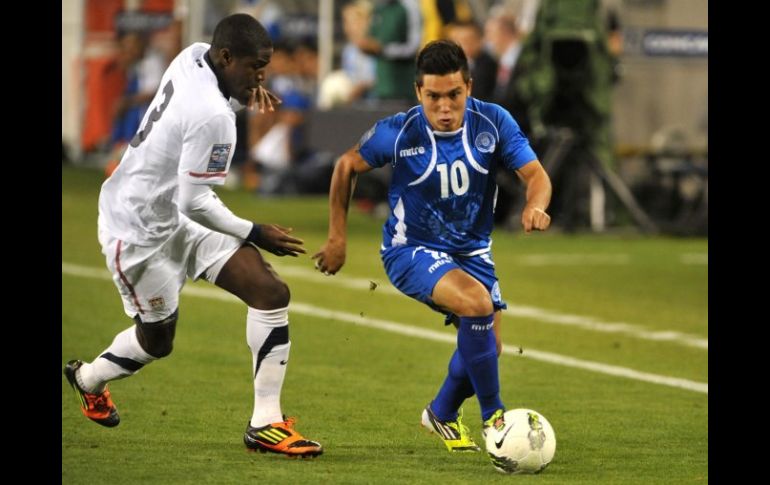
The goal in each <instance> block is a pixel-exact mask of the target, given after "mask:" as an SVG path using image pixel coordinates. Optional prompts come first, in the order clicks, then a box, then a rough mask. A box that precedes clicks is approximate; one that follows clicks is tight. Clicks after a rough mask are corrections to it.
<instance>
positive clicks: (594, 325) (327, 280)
mask: <svg viewBox="0 0 770 485" xmlns="http://www.w3.org/2000/svg"><path fill="white" fill-rule="evenodd" d="M273 264H274V263H273ZM274 266H275V267H276V269H277V270H278V272H279V274H281V275H283V276H287V277H294V278H299V279H303V280H306V281H313V282H321V283H324V284H327V285H336V286H341V287H344V288H350V289H354V290H362V291H370V289H369V283H370V280H368V279H366V278H355V277H351V276H346V275H340V274H338V275H335V276H333V277H328V276H324V275H322V274H321V273H319V272H318V271H315V270H312V269H310V268H302V267H299V266H295V265H288V264H274ZM378 284H379V286H378V287H377V290H376V291H378V292H383V293H386V294H389V295H399V296H403V295H402V294H401V292H399V291H398V290H397V289H395V288H394V287H393V286H392V285H391V284H390V283H389V282H385V283H384V284H383V283H382V282H378ZM506 315H514V316H517V317H523V318H531V319H533V320H538V321H540V322H543V323H551V324H555V325H567V326H572V327H578V328H582V329H584V330H593V331H595V332H604V333H622V334H624V335H628V336H630V337H635V338H639V339H643V340H652V341H657V342H661V341H664V342H671V343H675V344H679V345H686V346H688V347H696V348H699V349H706V350H708V348H709V341H708V339H705V338H701V337H698V336H695V335H688V334H685V333H681V332H675V331H672V330H649V329H647V328H645V327H643V326H641V325H634V324H632V323H626V322H604V321H602V320H600V319H598V318H596V317H591V316H583V315H572V314H569V313H560V312H556V311H552V310H546V309H544V308H537V307H532V306H526V305H517V304H515V303H509V304H508V309H507V310H506Z"/></svg>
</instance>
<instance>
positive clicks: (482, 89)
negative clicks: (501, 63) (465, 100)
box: [448, 21, 497, 101]
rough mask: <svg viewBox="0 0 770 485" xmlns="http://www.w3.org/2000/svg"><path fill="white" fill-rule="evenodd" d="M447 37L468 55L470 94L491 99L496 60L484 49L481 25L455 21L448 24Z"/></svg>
mask: <svg viewBox="0 0 770 485" xmlns="http://www.w3.org/2000/svg"><path fill="white" fill-rule="evenodd" d="M448 38H449V39H450V40H453V41H454V42H456V43H457V44H459V45H460V47H462V49H463V52H465V55H466V56H467V57H468V66H469V67H470V70H471V78H472V79H473V87H472V89H471V95H472V96H473V97H474V98H478V99H480V100H482V101H492V99H493V95H494V90H495V83H496V79H497V61H495V59H494V58H493V57H492V56H491V55H490V54H489V53H488V52H487V51H486V50H484V43H483V37H482V32H481V27H479V25H478V24H477V23H476V22H473V21H467V22H456V23H453V24H451V25H450V26H449V31H448Z"/></svg>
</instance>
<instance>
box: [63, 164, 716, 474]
mask: <svg viewBox="0 0 770 485" xmlns="http://www.w3.org/2000/svg"><path fill="white" fill-rule="evenodd" d="M100 183H101V174H100V173H99V172H94V171H88V170H79V169H72V168H68V167H65V168H64V169H63V182H62V260H63V261H64V262H66V263H70V264H75V265H78V266H79V267H86V268H94V269H99V270H103V269H104V261H103V256H102V255H101V253H100V250H99V246H98V243H97V240H96V204H97V196H98V190H99V185H100ZM221 196H222V198H223V199H224V200H225V201H226V203H227V204H228V205H229V206H230V207H231V208H232V209H233V211H234V212H235V213H237V214H240V215H242V216H244V217H249V218H253V219H254V220H259V221H269V222H279V223H281V224H283V225H290V226H293V227H294V228H295V231H296V233H297V234H298V235H299V236H300V237H302V238H304V239H305V241H306V245H307V248H308V251H309V252H315V251H316V250H317V249H318V247H319V246H320V244H321V243H322V242H323V240H324V237H325V232H326V217H327V211H328V209H327V206H326V201H325V200H324V199H323V198H305V199H269V200H264V199H259V198H257V197H254V196H252V195H250V194H245V193H239V192H235V193H230V192H221ZM380 226H381V221H378V220H373V219H371V218H369V217H368V216H365V215H363V214H360V213H358V212H356V211H353V212H352V213H351V218H350V230H351V237H350V245H349V249H348V263H347V265H346V266H345V268H344V270H343V272H342V274H341V275H340V276H349V277H357V278H361V279H363V280H364V281H368V280H372V281H375V282H377V283H378V284H379V286H378V288H377V289H376V290H374V291H369V289H368V287H367V286H363V287H361V288H358V289H355V288H348V287H346V286H344V285H341V284H339V283H338V281H342V280H341V279H338V280H335V278H336V277H335V278H328V279H322V283H318V282H316V281H314V280H308V279H307V277H305V276H304V274H303V273H302V271H299V272H296V271H295V272H291V271H288V270H302V269H306V270H309V269H312V261H311V260H310V259H309V258H308V257H307V256H304V257H300V258H297V259H290V258H274V257H272V256H270V257H269V258H270V260H271V261H273V262H275V263H276V267H277V268H278V269H279V273H280V272H281V269H284V272H285V273H287V276H285V277H284V278H285V279H286V281H287V282H288V283H289V284H290V286H291V288H292V299H293V301H294V302H301V303H305V304H308V305H314V306H316V307H320V308H326V309H333V310H338V311H344V312H347V313H350V314H353V315H360V314H362V313H363V314H364V315H365V316H366V317H372V318H378V319H382V320H388V321H392V322H397V323H401V324H406V325H412V326H416V327H421V328H426V329H432V330H436V331H441V332H447V333H448V334H449V332H450V330H449V329H446V328H443V326H442V325H441V317H440V316H439V315H438V314H436V313H434V312H432V311H431V310H429V309H427V308H425V307H424V306H422V305H421V304H419V303H417V302H414V301H412V300H410V299H408V298H406V297H403V296H400V295H395V294H391V293H390V291H389V290H388V288H389V284H388V283H387V278H386V277H385V275H384V272H383V270H382V267H381V264H380V261H379V257H378V254H377V251H378V248H379V244H380ZM494 240H495V243H494V256H495V261H496V264H497V273H498V276H499V277H500V282H501V286H502V289H503V295H504V297H505V299H506V300H507V301H508V302H509V303H510V304H516V305H529V306H533V307H537V308H540V309H544V310H549V311H552V312H558V313H561V314H569V315H582V316H590V317H592V318H594V319H596V320H598V321H601V322H622V323H627V324H632V325H635V326H637V327H639V328H642V329H646V330H649V331H666V330H671V331H677V332H681V333H685V334H688V335H691V336H694V337H699V338H702V339H706V338H708V300H707V285H708V267H707V265H702V264H700V265H699V264H692V265H688V264H683V263H682V262H681V258H682V256H683V255H687V254H693V253H694V254H705V253H707V251H708V243H707V241H706V240H702V239H670V238H644V237H628V236H627V237H616V236H594V235H580V236H564V235H558V234H549V233H546V234H535V235H527V236H525V235H522V234H519V233H504V232H496V233H495V237H494ZM555 254H579V255H584V256H585V255H625V256H623V257H624V258H625V259H624V261H626V263H624V264H621V265H617V264H616V265H612V264H582V265H546V266H531V265H528V264H527V262H528V261H531V259H527V258H528V257H530V256H533V255H535V256H536V255H555ZM289 273H291V275H289ZM191 286H192V287H194V288H201V289H203V288H206V289H212V288H213V287H212V286H211V285H208V284H206V283H196V284H194V285H191ZM214 291H219V290H214ZM244 320H245V308H244V306H243V305H240V304H238V303H230V302H226V301H219V300H214V299H208V298H201V297H198V296H190V295H183V296H182V300H181V309H180V324H179V328H178V331H177V338H176V341H175V351H174V353H173V354H172V355H171V356H170V357H168V358H167V359H164V361H162V362H158V363H154V364H152V365H150V366H147V367H146V368H145V369H143V370H142V371H141V372H140V373H139V374H138V375H137V376H135V377H132V378H129V379H126V380H122V381H117V382H114V383H113V384H112V385H111V388H112V392H113V397H114V399H115V401H116V403H117V405H118V407H119V409H120V412H121V417H122V423H121V425H120V426H118V427H117V428H114V429H107V428H102V427H100V426H98V425H95V424H93V423H91V422H89V421H88V420H87V419H85V418H84V417H83V416H82V415H81V414H80V412H79V411H78V409H77V405H76V402H75V398H74V396H73V395H72V392H71V391H70V389H69V387H68V386H67V383H66V379H64V377H62V482H63V483H73V484H74V483H86V482H91V481H94V480H106V481H109V482H110V483H116V484H117V483H244V482H245V481H247V480H251V481H255V482H256V481H264V483H298V482H311V481H314V482H328V483H447V484H451V483H480V482H492V483H508V482H510V481H512V480H516V481H522V480H523V481H526V482H528V483H535V482H536V483H549V484H551V483H552V484H573V483H574V484H577V483H584V484H603V483H639V484H642V483H645V484H646V483H691V482H707V481H708V461H707V459H708V396H707V395H706V394H703V393H699V392H694V391H688V390H682V389H675V388H671V387H666V386H663V385H660V384H652V383H646V382H640V381H636V380H632V379H628V378H621V377H613V376H609V375H605V374H601V373H596V372H591V371H587V370H581V369H576V368H571V367H565V366H557V365H554V364H549V363H544V362H539V361H535V360H531V359H526V358H522V357H526V356H527V352H528V350H530V349H536V350H541V351H548V352H552V353H556V354H559V355H563V356H569V357H574V358H579V359H584V360H589V361H593V362H598V363H604V364H611V365H616V366H621V367H627V368H630V369H634V370H638V371H643V372H650V373H654V374H659V375H663V376H671V377H680V378H684V379H690V380H693V381H697V382H704V383H705V382H707V381H708V351H707V350H705V349H701V348H694V347H689V346H685V345H682V344H680V343H675V342H656V341H651V340H644V339H641V338H638V337H636V336H633V335H627V334H622V333H617V334H616V333H601V332H596V331H592V330H586V329H579V328H574V327H571V326H565V325H556V324H553V323H546V322H542V321H539V320H538V319H537V318H514V317H511V316H510V315H504V328H503V337H504V341H505V342H506V343H507V344H510V345H516V346H521V347H522V349H523V352H524V354H523V356H518V355H504V356H503V357H502V358H501V361H500V369H501V370H500V372H501V387H502V397H503V400H504V401H505V403H506V405H507V406H508V407H509V408H515V407H528V408H533V409H536V410H538V411H540V412H542V413H543V414H544V415H545V416H546V417H547V418H548V419H549V421H550V422H551V423H552V425H553V427H554V429H555V430H556V435H557V441H558V445H557V450H556V456H555V459H554V461H553V463H552V464H551V465H550V466H549V467H548V469H547V470H546V471H545V472H543V473H542V474H541V475H538V476H536V477H518V476H517V477H508V476H503V475H501V474H498V473H496V472H495V471H494V470H493V469H492V467H491V465H490V464H489V463H488V460H487V459H486V458H485V457H484V456H483V454H470V455H469V454H461V455H450V454H449V453H447V452H446V451H445V449H444V447H443V445H442V444H441V443H440V442H439V441H438V440H437V439H436V438H435V437H434V436H430V435H428V434H426V433H425V432H424V431H422V430H421V429H420V427H419V425H418V423H419V415H420V412H421V409H422V407H423V406H424V405H425V403H426V402H428V401H429V400H430V399H431V398H432V396H433V394H434V393H435V391H436V389H437V387H438V386H439V385H440V383H441V381H442V379H443V377H444V373H445V370H446V363H447V361H448V358H449V356H450V355H451V352H452V350H453V346H452V345H451V344H447V343H443V342H435V341H430V340H420V339H415V338H412V337H407V336H404V335H399V334H394V333H390V332H386V331H383V330H379V329H371V328H364V327H360V326H357V325H352V324H350V323H347V322H344V321H341V320H333V319H325V318H318V317H314V316H310V315H306V314H304V313H301V314H300V313H296V312H294V313H292V315H291V338H292V350H291V361H290V364H289V368H288V373H287V377H286V382H285V384H284V392H283V397H282V403H283V408H284V411H285V412H287V413H288V414H291V415H296V416H298V417H299V423H298V425H297V427H298V429H299V430H300V431H302V432H303V433H304V434H306V435H307V436H308V437H311V438H313V439H317V440H319V441H321V442H322V443H323V444H324V446H325V449H326V451H325V453H324V455H323V456H321V457H319V458H318V459H315V460H312V461H311V460H305V461H302V460H296V461H295V460H289V459H285V458H283V457H280V456H274V455H262V454H255V453H247V452H246V451H245V450H244V446H243V444H242V442H241V439H242V433H243V429H244V427H245V425H246V421H247V419H248V418H249V415H250V413H251V406H252V403H253V394H252V388H251V381H250V367H251V354H250V352H249V350H248V348H247V347H246V343H245V335H244V334H245V322H244ZM130 323H131V322H130V321H129V320H128V318H126V317H125V315H124V314H123V311H122V306H121V303H120V300H119V297H118V294H117V291H116V290H115V288H114V287H113V284H112V283H111V282H110V281H109V279H99V278H89V277H83V276H74V275H72V274H70V273H69V272H63V274H62V364H64V362H66V361H67V360H69V359H70V358H82V359H86V360H91V359H92V358H93V357H94V356H95V355H96V354H97V353H98V352H100V351H101V350H103V349H104V348H105V347H106V346H107V345H108V344H109V342H110V341H111V339H112V337H113V336H114V335H115V334H116V333H117V332H119V331H120V330H122V329H123V328H126V327H127V326H128V325H129V324H130ZM478 413H479V409H478V405H477V404H476V403H475V401H473V400H470V401H468V402H467V403H466V405H465V416H466V421H467V423H468V424H469V425H470V426H471V429H472V431H473V433H474V435H475V436H476V439H477V440H479V441H480V437H479V436H478V435H479V431H480V430H479V423H478V421H479V416H478Z"/></svg>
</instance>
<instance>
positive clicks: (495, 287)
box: [491, 281, 503, 305]
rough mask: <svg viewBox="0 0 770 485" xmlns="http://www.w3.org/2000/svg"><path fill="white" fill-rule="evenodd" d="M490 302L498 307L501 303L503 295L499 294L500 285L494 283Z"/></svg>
mask: <svg viewBox="0 0 770 485" xmlns="http://www.w3.org/2000/svg"><path fill="white" fill-rule="evenodd" d="M491 294H492V301H493V302H494V303H497V304H498V305H499V304H501V303H502V302H503V295H501V294H500V283H499V282H497V281H495V284H494V285H492V291H491Z"/></svg>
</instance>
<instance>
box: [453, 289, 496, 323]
mask: <svg viewBox="0 0 770 485" xmlns="http://www.w3.org/2000/svg"><path fill="white" fill-rule="evenodd" d="M474 293H475V292H474ZM458 305H459V308H458V309H457V310H458V311H456V312H455V313H456V314H457V315H459V316H461V317H482V316H485V315H489V314H490V313H492V311H493V306H492V300H491V298H490V297H489V293H483V294H466V295H463V297H462V298H461V299H460V301H459V302H458Z"/></svg>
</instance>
